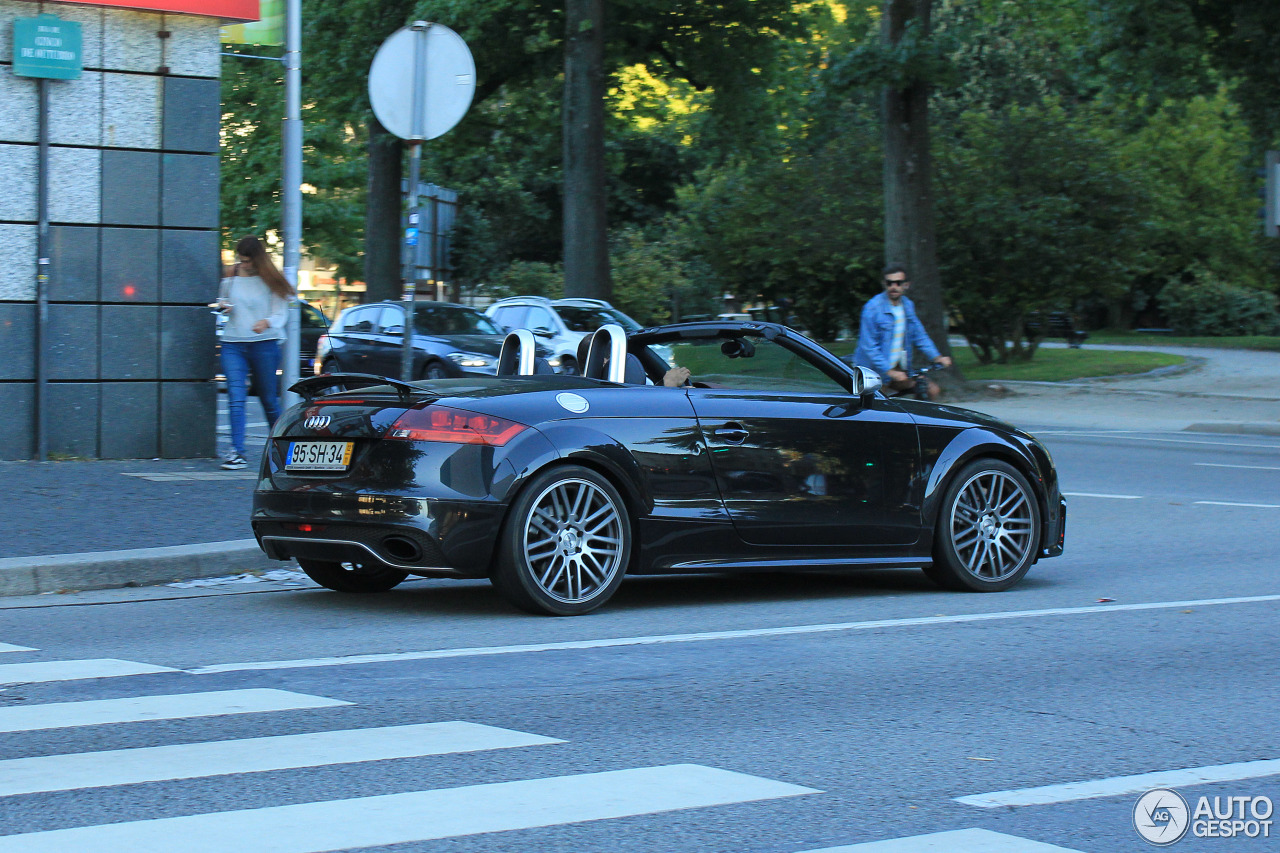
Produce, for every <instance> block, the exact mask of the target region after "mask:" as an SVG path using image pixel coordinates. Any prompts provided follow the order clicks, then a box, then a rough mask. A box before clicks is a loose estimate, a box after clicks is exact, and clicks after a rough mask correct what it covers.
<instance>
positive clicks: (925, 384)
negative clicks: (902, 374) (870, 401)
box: [885, 361, 947, 401]
mask: <svg viewBox="0 0 1280 853" xmlns="http://www.w3.org/2000/svg"><path fill="white" fill-rule="evenodd" d="M946 369H947V368H946V366H945V365H941V364H938V363H937V362H936V361H934V362H930V363H929V364H927V365H925V366H924V367H918V368H915V369H914V370H911V371H910V372H908V373H907V378H908V379H912V380H915V381H914V382H913V383H912V385H911V387H910V388H899V389H896V390H895V389H889V387H888V386H887V385H886V386H885V388H886V390H885V396H886V397H908V396H909V397H915V398H916V399H917V400H925V401H928V400H929V399H931V398H930V397H929V384H930V383H929V378H928V374H930V373H933V372H934V371H937V370H946Z"/></svg>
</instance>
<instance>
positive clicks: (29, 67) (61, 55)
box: [13, 15, 84, 80]
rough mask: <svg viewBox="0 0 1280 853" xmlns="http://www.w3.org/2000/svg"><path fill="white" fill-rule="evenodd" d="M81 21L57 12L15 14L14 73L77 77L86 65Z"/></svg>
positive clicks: (28, 75) (29, 75) (63, 78)
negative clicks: (66, 18)
mask: <svg viewBox="0 0 1280 853" xmlns="http://www.w3.org/2000/svg"><path fill="white" fill-rule="evenodd" d="M81 45H82V41H81V38H80V24H79V23H77V22H76V21H64V20H62V19H61V18H59V17H58V16H57V15H37V16H36V17H34V18H15V19H14V22H13V73H14V74H15V75H17V76H19V77H52V78H54V79H57V80H74V79H75V78H77V77H79V76H80V69H81V68H83V67H84V51H83V50H82V49H81Z"/></svg>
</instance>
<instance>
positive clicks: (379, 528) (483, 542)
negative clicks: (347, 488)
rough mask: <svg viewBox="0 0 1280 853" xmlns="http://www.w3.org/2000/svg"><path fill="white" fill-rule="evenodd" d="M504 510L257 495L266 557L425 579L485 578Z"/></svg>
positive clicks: (256, 517)
mask: <svg viewBox="0 0 1280 853" xmlns="http://www.w3.org/2000/svg"><path fill="white" fill-rule="evenodd" d="M505 510H506V507H505V505H502V504H499V503H497V502H493V501H486V502H481V501H444V500H433V499H426V498H406V497H402V496H399V495H377V494H367V493H362V494H350V493H334V492H310V493H299V492H270V491H268V492H263V491H259V492H255V493H254V496H253V516H252V524H253V534H254V536H255V537H256V538H257V540H258V544H259V546H261V548H262V550H263V551H264V552H265V553H266V555H267V556H268V557H271V558H272V559H275V560H289V559H299V558H301V559H304V560H306V559H309V560H324V561H331V562H347V561H354V562H364V563H369V562H374V563H376V564H379V565H382V566H386V567H389V568H395V569H400V570H402V571H407V572H411V573H413V574H421V575H440V576H447V577H486V576H487V575H488V573H489V563H490V560H491V558H492V556H493V548H494V543H495V542H496V541H497V538H498V530H499V528H500V526H501V524H502V519H503V516H504V513H505Z"/></svg>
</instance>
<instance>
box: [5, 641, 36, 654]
mask: <svg viewBox="0 0 1280 853" xmlns="http://www.w3.org/2000/svg"><path fill="white" fill-rule="evenodd" d="M37 651H39V649H29V648H27V647H26V646H11V645H9V644H8V643H0V653H3V652H37Z"/></svg>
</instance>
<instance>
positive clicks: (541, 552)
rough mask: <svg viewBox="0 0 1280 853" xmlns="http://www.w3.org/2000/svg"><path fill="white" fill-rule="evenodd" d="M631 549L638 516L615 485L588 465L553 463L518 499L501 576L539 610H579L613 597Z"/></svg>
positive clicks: (501, 584)
mask: <svg viewBox="0 0 1280 853" xmlns="http://www.w3.org/2000/svg"><path fill="white" fill-rule="evenodd" d="M630 552H631V519H630V517H629V516H628V515H627V509H626V504H625V503H624V502H623V500H622V496H621V495H620V494H618V490H617V489H615V488H614V487H613V484H612V483H610V482H609V481H608V480H606V479H605V478H604V477H602V476H601V475H599V474H597V473H596V472H595V471H592V470H590V469H588V468H582V467H579V466H576V465H573V466H564V467H558V468H552V469H550V470H548V471H544V472H543V473H541V474H539V475H538V476H536V477H534V478H533V480H531V481H530V482H529V483H528V484H527V485H526V486H525V488H524V489H523V490H522V491H521V493H520V495H519V496H518V497H517V498H516V501H515V502H514V503H513V504H512V507H511V510H510V512H509V513H508V516H507V522H506V525H505V527H504V529H503V533H502V541H501V543H500V549H499V553H498V562H497V565H496V567H495V569H494V573H493V582H494V584H495V585H496V586H497V587H498V589H499V590H500V591H501V592H502V593H503V595H505V596H506V597H507V598H508V599H509V600H510V601H511V602H512V603H513V604H515V605H516V606H517V607H520V608H522V609H524V610H528V611H530V612H533V613H546V614H550V615H553V616H575V615H578V614H580V613H587V612H589V611H591V610H594V609H596V608H597V607H599V606H600V605H602V604H604V603H605V602H606V601H608V600H609V598H610V596H612V595H613V593H614V592H615V591H616V590H617V588H618V585H619V584H620V583H621V582H622V576H623V575H624V574H625V573H626V568H627V561H628V558H629V556H630Z"/></svg>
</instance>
